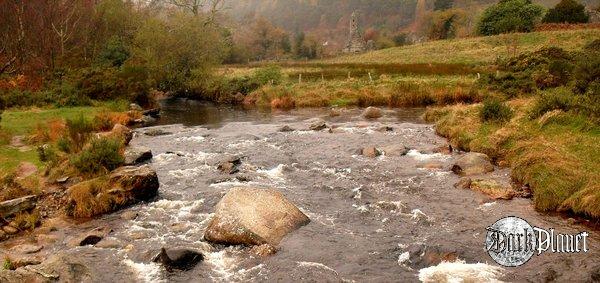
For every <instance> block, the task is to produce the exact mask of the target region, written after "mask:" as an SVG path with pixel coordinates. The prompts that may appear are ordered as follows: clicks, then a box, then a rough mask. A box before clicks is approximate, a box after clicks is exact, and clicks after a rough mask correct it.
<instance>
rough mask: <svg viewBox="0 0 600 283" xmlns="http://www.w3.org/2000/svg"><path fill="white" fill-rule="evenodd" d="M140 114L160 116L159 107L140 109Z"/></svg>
mask: <svg viewBox="0 0 600 283" xmlns="http://www.w3.org/2000/svg"><path fill="white" fill-rule="evenodd" d="M142 115H144V116H150V117H153V118H160V108H153V109H148V110H144V111H142Z"/></svg>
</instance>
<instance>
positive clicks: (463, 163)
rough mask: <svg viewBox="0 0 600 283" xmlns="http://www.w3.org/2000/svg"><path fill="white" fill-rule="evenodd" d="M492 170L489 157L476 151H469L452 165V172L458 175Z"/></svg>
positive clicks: (476, 173) (477, 173)
mask: <svg viewBox="0 0 600 283" xmlns="http://www.w3.org/2000/svg"><path fill="white" fill-rule="evenodd" d="M492 171H494V165H492V163H490V158H489V157H488V156H487V155H485V154H483V153H477V152H469V153H467V154H465V155H464V156H463V157H461V158H460V159H458V160H457V161H456V163H454V165H453V166H452V172H454V173H456V174H458V175H460V176H470V175H479V174H485V173H489V172H492Z"/></svg>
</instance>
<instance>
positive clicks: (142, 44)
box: [127, 13, 226, 92]
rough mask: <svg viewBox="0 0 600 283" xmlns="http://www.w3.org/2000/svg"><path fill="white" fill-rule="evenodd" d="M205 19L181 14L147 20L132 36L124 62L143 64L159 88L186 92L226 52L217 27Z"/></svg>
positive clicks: (207, 74) (202, 77)
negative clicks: (128, 52)
mask: <svg viewBox="0 0 600 283" xmlns="http://www.w3.org/2000/svg"><path fill="white" fill-rule="evenodd" d="M204 22H205V19H203V18H202V17H198V16H192V15H187V14H182V13H176V14H175V15H173V16H172V17H169V19H168V20H166V19H162V18H149V19H147V20H146V22H145V23H144V24H143V25H142V26H141V28H140V29H139V30H138V32H137V34H136V36H135V39H134V46H135V47H134V48H133V54H132V55H133V56H132V58H131V59H130V60H129V61H128V63H127V64H136V65H140V66H144V67H146V68H147V69H148V71H149V73H150V74H151V76H152V79H153V80H154V81H155V82H156V83H157V85H158V87H159V89H161V90H173V91H179V92H188V91H189V90H190V85H191V84H199V83H201V81H203V80H206V79H208V78H209V75H210V72H211V70H212V67H214V66H215V65H217V64H218V63H220V62H221V60H222V58H223V57H224V56H225V54H226V52H225V51H226V50H225V49H226V46H225V44H224V40H223V36H222V33H221V32H220V30H218V29H217V28H215V27H213V26H212V25H204V24H203V23H204Z"/></svg>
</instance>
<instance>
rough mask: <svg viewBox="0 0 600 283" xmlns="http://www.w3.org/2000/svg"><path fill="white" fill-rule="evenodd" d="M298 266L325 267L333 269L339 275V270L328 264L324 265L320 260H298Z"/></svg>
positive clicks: (329, 269)
mask: <svg viewBox="0 0 600 283" xmlns="http://www.w3.org/2000/svg"><path fill="white" fill-rule="evenodd" d="M298 266H299V267H308V268H320V269H325V270H328V271H331V272H333V273H335V275H339V273H338V272H337V271H335V269H333V268H331V267H329V266H327V265H324V264H322V263H319V262H309V261H299V262H298Z"/></svg>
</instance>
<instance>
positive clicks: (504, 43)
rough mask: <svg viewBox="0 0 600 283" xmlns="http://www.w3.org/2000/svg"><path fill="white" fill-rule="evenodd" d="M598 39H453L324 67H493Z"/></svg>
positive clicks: (563, 35)
mask: <svg viewBox="0 0 600 283" xmlns="http://www.w3.org/2000/svg"><path fill="white" fill-rule="evenodd" d="M598 37H600V29H581V30H564V31H543V32H532V33H516V34H503V35H497V36H488V37H475V38H467V39H449V40H439V41H431V42H426V43H423V44H415V45H409V46H403V47H395V48H389V49H383V50H379V51H375V52H369V53H365V54H360V55H349V56H341V57H336V58H332V59H326V60H323V61H322V63H328V64H338V63H344V64H349V63H360V64H370V63H373V64H378V63H387V64H418V63H425V64H428V63H432V64H433V63H446V64H477V65H481V64H487V63H492V62H493V61H494V60H496V59H497V58H499V57H509V56H514V55H518V54H520V53H523V52H530V51H535V50H538V49H540V48H542V47H548V46H556V47H561V48H564V49H567V50H577V49H581V48H582V47H583V46H584V45H585V44H586V43H587V42H588V41H589V40H590V39H591V38H598Z"/></svg>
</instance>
